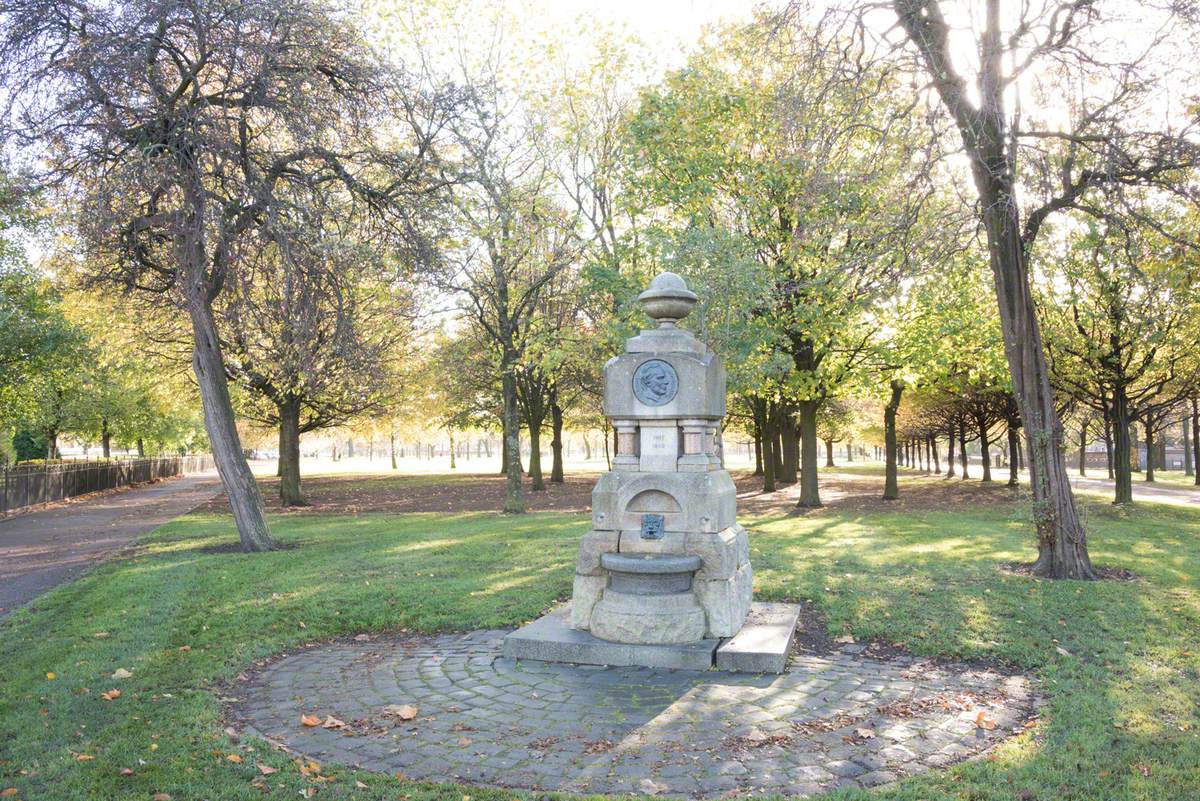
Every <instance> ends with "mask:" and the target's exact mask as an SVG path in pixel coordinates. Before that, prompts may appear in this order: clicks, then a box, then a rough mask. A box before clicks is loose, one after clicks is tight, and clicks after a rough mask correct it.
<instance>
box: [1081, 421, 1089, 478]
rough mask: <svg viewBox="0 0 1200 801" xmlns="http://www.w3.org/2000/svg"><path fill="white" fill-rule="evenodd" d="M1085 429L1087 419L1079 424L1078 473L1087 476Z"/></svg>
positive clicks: (1086, 427)
mask: <svg viewBox="0 0 1200 801" xmlns="http://www.w3.org/2000/svg"><path fill="white" fill-rule="evenodd" d="M1087 431H1088V421H1087V420H1084V421H1083V422H1082V423H1080V424H1079V475H1081V476H1084V477H1086V476H1087Z"/></svg>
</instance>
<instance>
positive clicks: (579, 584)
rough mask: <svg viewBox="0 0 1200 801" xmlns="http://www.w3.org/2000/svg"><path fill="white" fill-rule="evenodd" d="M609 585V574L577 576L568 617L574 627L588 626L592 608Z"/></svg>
mask: <svg viewBox="0 0 1200 801" xmlns="http://www.w3.org/2000/svg"><path fill="white" fill-rule="evenodd" d="M607 585H608V577H607V576H579V575H577V576H575V584H574V586H573V587H572V588H571V603H570V608H571V613H570V616H569V617H568V619H569V620H570V622H571V626H572V627H574V628H577V629H587V628H588V626H589V625H590V622H591V619H592V609H593V608H595V606H596V603H597V602H598V601H599V600H600V596H601V595H603V594H604V588H605V587H606V586H607Z"/></svg>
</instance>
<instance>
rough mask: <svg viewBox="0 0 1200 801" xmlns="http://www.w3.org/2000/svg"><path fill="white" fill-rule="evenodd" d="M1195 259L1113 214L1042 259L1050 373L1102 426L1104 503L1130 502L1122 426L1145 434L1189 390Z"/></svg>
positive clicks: (1199, 300)
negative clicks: (1111, 486) (1109, 490)
mask: <svg viewBox="0 0 1200 801" xmlns="http://www.w3.org/2000/svg"><path fill="white" fill-rule="evenodd" d="M1158 214H1159V215H1160V216H1163V217H1165V216H1168V215H1167V214H1166V212H1164V211H1159V212H1158ZM1195 264H1196V257H1195V255H1194V254H1193V253H1192V252H1191V251H1190V249H1189V248H1188V247H1186V246H1181V245H1179V244H1176V242H1175V241H1174V238H1173V237H1167V236H1162V235H1161V234H1159V233H1158V232H1156V231H1154V230H1152V229H1147V228H1146V227H1144V226H1132V227H1131V226H1130V225H1126V224H1124V223H1121V222H1120V221H1117V220H1113V221H1110V222H1109V223H1091V224H1089V225H1088V226H1086V227H1085V228H1084V229H1083V230H1082V231H1081V232H1080V233H1079V234H1078V235H1077V236H1075V237H1074V238H1073V239H1072V240H1071V241H1070V242H1069V243H1068V247H1067V249H1066V252H1065V253H1062V254H1061V255H1060V256H1059V257H1058V258H1054V259H1046V260H1045V262H1044V265H1045V266H1044V267H1043V268H1042V280H1041V281H1039V282H1038V284H1039V297H1038V300H1039V307H1040V310H1041V312H1042V315H1043V317H1044V319H1045V320H1046V323H1047V330H1048V331H1050V332H1051V336H1050V337H1049V339H1048V344H1049V348H1048V353H1049V356H1050V366H1051V368H1052V369H1051V379H1052V380H1053V382H1054V384H1055V386H1056V387H1059V388H1060V389H1061V390H1062V391H1063V392H1064V393H1066V394H1068V395H1069V396H1070V397H1072V398H1074V399H1075V400H1077V401H1079V402H1080V403H1083V404H1086V405H1087V406H1088V407H1090V408H1091V409H1092V410H1094V411H1095V412H1098V413H1100V414H1101V415H1103V417H1104V420H1105V421H1106V422H1107V423H1108V427H1109V428H1110V429H1111V430H1112V432H1113V435H1112V440H1113V449H1112V450H1113V459H1112V462H1113V469H1114V473H1115V479H1116V480H1115V485H1116V487H1115V493H1114V498H1113V503H1118V504H1121V503H1131V502H1132V501H1133V477H1132V469H1131V458H1132V455H1131V442H1130V425H1131V422H1132V421H1133V420H1135V419H1138V418H1141V419H1143V421H1144V422H1146V423H1147V425H1148V428H1149V429H1150V432H1151V436H1152V435H1153V430H1154V428H1155V421H1156V420H1159V419H1160V418H1161V417H1162V414H1163V412H1165V411H1166V410H1167V409H1170V408H1171V407H1173V406H1175V405H1176V404H1177V403H1179V402H1180V401H1181V400H1182V399H1183V398H1185V397H1187V396H1188V395H1189V394H1190V393H1191V392H1192V390H1193V387H1194V386H1195V383H1194V379H1195V377H1196V369H1197V363H1196V358H1195V355H1194V349H1195V325H1196V322H1197V319H1198V318H1197V309H1198V308H1200V306H1198V304H1200V274H1198V273H1197V271H1196V267H1195ZM1081 447H1082V446H1081ZM1147 477H1148V478H1150V479H1152V477H1153V470H1150V471H1149V474H1148V476H1147Z"/></svg>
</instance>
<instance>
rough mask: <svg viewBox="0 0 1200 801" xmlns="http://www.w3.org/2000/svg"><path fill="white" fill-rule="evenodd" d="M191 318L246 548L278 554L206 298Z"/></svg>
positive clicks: (217, 457) (210, 415)
mask: <svg viewBox="0 0 1200 801" xmlns="http://www.w3.org/2000/svg"><path fill="white" fill-rule="evenodd" d="M193 292H197V291H196V290H193ZM188 314H189V316H190V317H191V321H192V337H193V347H192V370H193V371H194V372H195V374H196V383H197V385H198V386H199V388H200V401H201V405H202V406H203V408H204V428H205V430H206V431H207V432H208V441H209V444H210V445H211V446H212V451H213V460H214V461H215V462H216V463H217V471H218V472H219V473H220V475H221V484H222V485H223V486H224V488H225V494H226V495H227V496H228V498H229V506H230V508H231V509H232V510H233V519H234V522H235V523H236V524H237V529H238V536H239V537H240V538H241V541H242V550H244V551H269V550H273V549H274V548H275V540H274V538H272V537H271V528H270V526H268V525H267V516H266V514H265V513H264V511H263V500H262V493H261V492H260V491H259V488H258V482H256V481H255V480H254V473H252V472H251V471H250V465H249V464H248V463H247V462H246V456H245V454H244V453H243V452H242V441H241V438H240V437H238V432H237V425H236V423H235V420H234V416H233V404H232V403H231V402H230V400H229V382H228V381H227V379H226V377H225V376H226V373H225V361H224V359H223V357H222V355H221V346H220V340H219V338H218V337H217V325H216V321H215V320H214V319H213V313H212V308H211V307H210V306H209V305H208V302H207V300H206V299H205V298H204V297H189V298H188Z"/></svg>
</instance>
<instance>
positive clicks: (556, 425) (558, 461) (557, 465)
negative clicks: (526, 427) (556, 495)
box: [550, 389, 565, 484]
mask: <svg viewBox="0 0 1200 801" xmlns="http://www.w3.org/2000/svg"><path fill="white" fill-rule="evenodd" d="M550 433H551V438H550V453H551V463H550V482H551V483H552V484H562V483H563V481H564V480H565V479H564V477H563V410H562V407H561V406H559V405H558V392H557V390H553V389H552V390H550Z"/></svg>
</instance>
